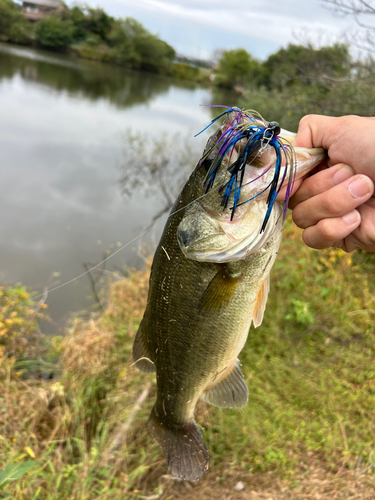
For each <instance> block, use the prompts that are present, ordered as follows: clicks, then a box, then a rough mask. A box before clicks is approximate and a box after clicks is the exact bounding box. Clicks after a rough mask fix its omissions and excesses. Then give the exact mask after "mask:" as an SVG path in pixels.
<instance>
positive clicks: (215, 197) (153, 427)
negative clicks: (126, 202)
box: [133, 134, 322, 480]
mask: <svg viewBox="0 0 375 500" xmlns="http://www.w3.org/2000/svg"><path fill="white" fill-rule="evenodd" d="M216 135H217V134H216ZM211 143H212V138H211ZM208 145H210V141H209V143H208ZM321 158H322V153H321V151H320V156H319V155H318V153H316V154H315V155H314V157H313V158H310V161H311V164H314V165H315V164H316V163H317V162H318V159H319V161H320V160H321ZM228 161H229V159H228V160H227V163H228ZM227 163H225V164H224V168H223V169H222V170H223V175H225V172H226V168H225V166H226V165H227ZM311 168H312V167H311ZM204 179H205V172H204V171H203V169H202V168H201V166H200V165H199V164H198V165H197V167H196V169H195V170H194V172H193V173H192V174H191V176H190V178H189V180H188V181H187V183H186V184H185V186H184V187H183V189H182V191H181V193H180V195H179V197H178V199H177V200H176V202H175V205H174V207H173V208H172V210H171V215H170V217H169V219H168V221H167V224H166V227H165V229H164V232H163V235H162V237H161V240H160V243H159V245H158V247H157V250H156V253H155V256H154V261H153V265H152V269H151V276H150V288H149V294H148V300H147V307H146V311H145V313H144V317H143V320H142V322H141V325H140V327H139V330H138V332H137V335H136V339H135V343H134V347H133V359H134V361H135V363H136V366H137V367H138V368H139V369H140V370H142V371H146V372H153V371H156V380H157V399H156V403H155V406H154V408H153V410H152V412H151V415H150V419H149V423H148V428H149V432H150V434H151V435H152V436H154V437H155V438H156V439H157V440H158V442H159V443H160V445H161V447H162V449H163V451H164V453H165V456H166V457H167V462H168V468H169V469H170V471H171V472H172V474H173V475H175V476H177V477H180V478H183V479H186V480H194V479H199V478H201V477H202V475H203V474H204V473H205V472H206V470H207V469H208V462H209V458H208V452H207V449H206V446H205V443H204V440H203V437H202V435H201V433H200V431H199V429H198V426H197V424H196V423H195V420H194V410H195V406H196V404H197V401H198V399H199V398H200V397H202V398H203V399H204V400H205V401H206V402H208V403H210V404H213V405H215V406H219V407H222V408H238V407H242V406H244V405H246V403H247V401H248V389H247V386H246V383H245V380H244V376H243V374H242V372H241V369H240V364H239V361H238V355H239V353H240V351H241V350H242V348H243V346H244V344H245V342H246V338H247V335H248V332H249V328H250V326H251V324H252V323H253V324H254V326H255V327H257V326H259V325H260V324H261V322H262V319H263V313H264V310H265V306H266V302H267V296H268V291H269V274H270V271H271V268H272V266H273V263H274V261H275V259H276V256H277V252H278V249H279V246H280V243H281V239H282V232H283V226H284V219H283V217H282V213H283V206H282V204H281V203H279V202H276V203H275V206H274V208H273V213H272V217H271V219H270V224H269V227H270V230H269V231H268V232H267V231H266V234H264V235H263V236H262V238H261V240H259V236H258V235H259V227H260V224H261V218H262V216H263V215H264V212H265V210H266V206H265V200H264V199H263V200H262V199H260V200H257V202H254V203H253V207H248V206H246V212H245V213H240V214H239V219H238V220H237V221H234V222H233V221H232V222H229V221H228V218H227V219H224V217H223V215H222V208H220V203H219V202H220V195H219V194H218V190H217V189H212V190H211V192H209V193H208V194H207V195H205V196H204V197H203V198H202V196H203V195H204V193H205V190H204V188H202V183H203V182H204ZM217 182H218V184H220V183H222V182H223V179H222V178H220V176H219V178H218V180H217ZM244 196H246V193H245V194H244ZM262 214H263V215H262ZM254 221H255V222H254ZM250 233H254V235H255V236H254V238H255V240H254V239H253V242H254V241H255V244H253V245H249V244H248V242H247V240H246V238H247V237H248V235H249V234H250ZM241 242H242V243H243V244H242V243H241ZM230 247H231V249H230ZM251 247H253V248H255V251H248V248H250V249H251Z"/></svg>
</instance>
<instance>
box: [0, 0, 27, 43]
mask: <svg viewBox="0 0 375 500" xmlns="http://www.w3.org/2000/svg"><path fill="white" fill-rule="evenodd" d="M30 34H31V25H30V23H29V22H28V20H27V19H26V17H25V16H24V15H23V14H22V12H21V11H20V8H19V6H18V5H17V4H16V3H14V2H12V1H11V0H0V39H1V38H3V39H4V40H5V41H7V40H9V41H11V42H15V43H27V41H28V38H29V36H30Z"/></svg>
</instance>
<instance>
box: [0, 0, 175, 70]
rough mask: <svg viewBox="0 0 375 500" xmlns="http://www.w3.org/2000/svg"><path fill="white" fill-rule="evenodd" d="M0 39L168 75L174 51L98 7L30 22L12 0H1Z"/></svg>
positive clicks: (141, 28) (62, 11)
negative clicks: (65, 51)
mask: <svg viewBox="0 0 375 500" xmlns="http://www.w3.org/2000/svg"><path fill="white" fill-rule="evenodd" d="M0 40H3V41H8V42H13V43H19V44H25V45H30V44H36V45H38V46H40V47H43V48H47V49H53V50H64V49H67V48H69V49H73V50H74V51H75V52H77V53H78V55H80V56H81V57H85V58H88V59H95V60H100V61H104V62H110V63H114V64H118V65H121V66H126V67H129V68H134V69H140V70H146V71H153V72H158V73H167V72H168V71H171V69H172V67H171V63H172V61H173V60H174V58H175V55H176V53H175V50H174V48H173V47H172V46H171V45H169V44H168V43H167V42H165V41H164V40H161V39H160V38H159V37H158V36H157V35H154V34H152V33H150V32H149V31H148V30H147V29H146V28H144V26H142V24H141V23H139V22H138V21H136V20H135V19H132V18H130V17H128V18H125V19H115V18H114V17H112V16H110V15H108V14H107V13H106V12H105V11H104V10H103V9H101V8H91V7H88V6H79V5H76V6H74V7H72V8H69V7H68V6H66V5H65V4H63V8H61V9H60V10H58V11H56V12H55V13H53V15H51V16H50V17H46V18H42V19H40V20H39V21H37V22H35V23H31V22H30V21H29V20H28V19H27V18H26V17H25V16H24V14H23V13H22V12H21V10H20V7H19V5H18V4H16V3H15V2H13V1H12V0H0Z"/></svg>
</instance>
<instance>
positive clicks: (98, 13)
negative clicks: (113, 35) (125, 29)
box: [85, 7, 115, 41]
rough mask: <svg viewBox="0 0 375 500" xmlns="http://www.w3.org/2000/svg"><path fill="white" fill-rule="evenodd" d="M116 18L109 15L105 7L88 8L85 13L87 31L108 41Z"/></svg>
mask: <svg viewBox="0 0 375 500" xmlns="http://www.w3.org/2000/svg"><path fill="white" fill-rule="evenodd" d="M114 21H115V20H114V18H113V17H111V16H109V15H108V14H107V13H106V12H104V10H103V9H100V8H98V9H93V8H91V7H89V8H87V13H86V15H85V28H86V30H87V31H89V32H91V33H94V34H95V35H98V36H99V37H100V38H101V39H102V40H103V41H108V35H109V34H110V32H111V30H112V28H113V23H114Z"/></svg>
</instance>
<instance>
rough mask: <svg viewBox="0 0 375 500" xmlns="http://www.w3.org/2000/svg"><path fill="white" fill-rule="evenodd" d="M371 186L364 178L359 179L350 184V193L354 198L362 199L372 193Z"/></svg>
mask: <svg viewBox="0 0 375 500" xmlns="http://www.w3.org/2000/svg"><path fill="white" fill-rule="evenodd" d="M369 184H370V183H369V182H367V181H366V180H365V178H364V177H357V179H355V180H354V181H353V182H351V183H350V184H349V192H350V194H351V195H352V196H353V198H362V196H365V195H366V194H369V193H370V191H371V186H370V185H369Z"/></svg>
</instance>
